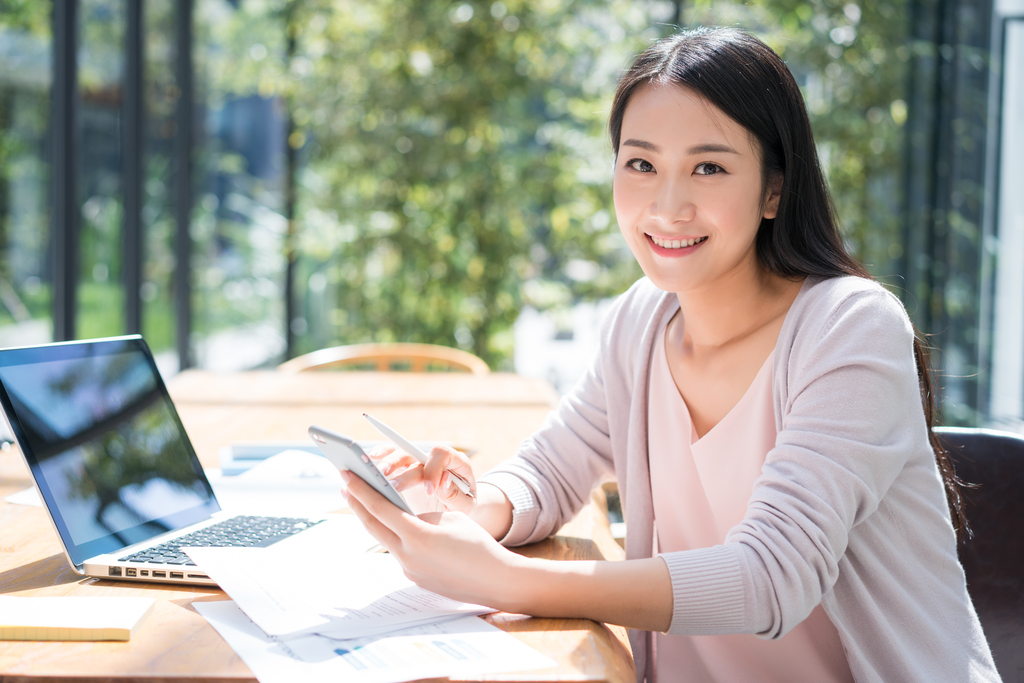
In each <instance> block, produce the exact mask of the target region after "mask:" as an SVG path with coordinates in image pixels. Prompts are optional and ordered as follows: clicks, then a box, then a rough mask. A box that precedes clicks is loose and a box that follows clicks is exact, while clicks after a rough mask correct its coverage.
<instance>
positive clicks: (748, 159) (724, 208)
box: [614, 85, 781, 293]
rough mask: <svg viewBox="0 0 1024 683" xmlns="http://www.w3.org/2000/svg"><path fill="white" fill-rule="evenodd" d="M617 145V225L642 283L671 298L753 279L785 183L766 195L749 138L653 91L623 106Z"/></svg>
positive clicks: (700, 105) (678, 92)
mask: <svg viewBox="0 0 1024 683" xmlns="http://www.w3.org/2000/svg"><path fill="white" fill-rule="evenodd" d="M620 140H621V142H620V144H619V149H618V155H617V158H616V161H615V181H614V191H615V215H616V217H617V218H618V223H619V229H620V230H621V231H622V234H623V236H624V237H625V238H626V242H627V243H628V244H629V248H630V249H631V250H632V252H633V255H634V256H635V257H636V259H637V261H639V263H640V267H641V268H643V271H644V274H645V275H647V277H649V278H650V279H651V281H652V282H654V284H655V285H656V286H657V287H659V288H660V289H663V290H665V291H669V292H677V293H684V292H691V291H699V290H702V289H704V288H707V287H711V286H714V285H716V284H723V283H725V282H728V281H737V279H739V281H742V280H743V279H745V278H749V277H756V276H757V274H758V271H759V269H760V267H759V264H758V261H757V256H756V252H755V247H754V239H755V237H756V235H757V229H758V226H759V225H760V223H761V218H762V217H765V218H774V217H775V213H776V212H777V210H778V203H779V191H780V189H781V179H778V180H776V181H775V182H772V183H770V186H771V187H770V188H767V189H764V190H762V180H761V156H760V153H759V151H758V148H757V145H756V142H755V140H754V138H753V137H752V136H751V135H750V134H749V133H748V132H747V130H746V129H744V128H743V127H742V126H741V125H740V124H738V123H736V122H735V121H733V120H732V119H730V118H729V117H728V116H726V115H725V114H723V113H722V112H721V111H720V110H719V109H717V108H716V107H715V106H714V105H712V104H710V103H708V102H707V101H705V100H702V99H700V97H698V96H697V94H696V93H694V92H693V91H692V90H689V89H687V88H681V87H677V86H672V85H649V86H646V87H643V88H641V89H640V90H638V91H637V92H636V93H635V94H634V95H633V96H632V98H631V99H630V101H629V104H628V105H626V111H625V114H624V116H623V118H622V134H621V137H620Z"/></svg>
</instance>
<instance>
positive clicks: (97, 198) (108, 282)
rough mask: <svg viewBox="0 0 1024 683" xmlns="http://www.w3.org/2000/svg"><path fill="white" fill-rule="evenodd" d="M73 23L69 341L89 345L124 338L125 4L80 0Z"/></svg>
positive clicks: (120, 2)
mask: <svg viewBox="0 0 1024 683" xmlns="http://www.w3.org/2000/svg"><path fill="white" fill-rule="evenodd" d="M78 16H79V28H78V35H79V42H78V92H79V114H78V125H79V128H80V131H81V132H80V135H81V138H80V139H81V142H80V148H79V149H80V152H79V155H78V162H79V170H78V201H79V202H80V204H79V206H80V207H81V218H80V223H79V226H80V237H79V240H80V246H81V251H80V253H79V257H78V259H79V260H78V263H79V281H78V288H77V292H78V294H77V299H78V302H77V303H78V319H77V324H76V329H75V336H76V337H78V338H79V339H89V338H94V337H109V336H114V335H118V334H124V286H123V284H122V279H121V252H122V246H121V224H122V220H123V219H122V214H123V208H124V200H123V194H122V189H121V95H122V84H123V82H124V29H125V13H124V0H81V1H80V4H79V15H78Z"/></svg>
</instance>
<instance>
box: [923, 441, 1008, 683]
mask: <svg viewBox="0 0 1024 683" xmlns="http://www.w3.org/2000/svg"><path fill="white" fill-rule="evenodd" d="M935 432H936V434H938V435H939V437H940V438H941V440H942V442H943V444H944V445H945V446H946V448H947V449H948V450H949V454H950V457H951V458H952V460H953V466H954V467H955V468H956V474H957V476H958V477H959V478H960V479H961V480H962V481H964V482H966V483H970V484H976V485H977V486H975V487H972V488H965V489H964V491H963V496H964V512H965V514H966V515H967V523H968V525H969V526H970V528H971V530H972V531H973V532H974V535H973V537H972V538H970V539H969V540H967V541H965V542H964V543H963V544H962V545H961V546H960V549H959V554H960V562H961V563H962V564H963V566H964V573H965V574H966V575H967V590H968V591H969V592H970V594H971V599H972V600H973V602H974V607H975V609H976V610H977V611H978V617H979V618H980V619H981V626H982V628H983V629H984V630H985V637H986V638H988V642H989V645H990V646H991V647H992V655H993V656H994V657H995V660H996V668H998V669H999V673H1000V675H1001V676H1002V677H1003V680H1004V681H1007V682H1008V683H1009V681H1024V493H1022V491H1024V437H1021V436H1020V435H1017V434H1010V433H1007V432H998V431H992V430H988V429H964V428H959V427H939V428H936V430H935Z"/></svg>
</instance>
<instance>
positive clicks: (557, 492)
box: [480, 309, 615, 546]
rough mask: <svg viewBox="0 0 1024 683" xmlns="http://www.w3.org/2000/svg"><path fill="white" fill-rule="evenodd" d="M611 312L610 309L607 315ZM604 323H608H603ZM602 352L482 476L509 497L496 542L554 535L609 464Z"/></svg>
mask: <svg viewBox="0 0 1024 683" xmlns="http://www.w3.org/2000/svg"><path fill="white" fill-rule="evenodd" d="M614 315H615V313H614V309H613V312H612V313H611V314H610V316H609V318H613V317H614ZM606 326H607V323H606ZM600 358H601V354H600V353H599V354H598V357H597V358H596V359H595V360H594V362H593V363H592V364H591V366H590V368H589V370H588V371H587V373H586V374H585V375H584V376H583V377H582V378H581V379H580V380H579V381H578V382H577V384H576V385H575V387H574V388H573V390H572V391H571V392H570V393H569V394H567V395H566V396H563V397H562V399H561V400H560V401H559V405H558V408H557V409H556V410H555V411H553V412H551V413H550V414H549V415H548V417H547V418H546V419H545V421H544V424H543V425H542V426H541V428H540V429H539V430H538V431H537V432H535V433H534V434H532V435H531V436H529V437H528V438H527V439H526V440H524V441H523V443H522V444H521V445H520V447H519V450H518V451H517V453H516V455H515V457H513V458H511V459H510V460H507V461H506V462H504V463H502V464H501V465H499V466H498V467H496V468H495V469H493V470H491V471H490V472H488V473H487V474H486V475H485V476H483V477H481V479H480V481H481V482H485V483H488V484H491V485H493V486H496V487H498V488H499V489H501V490H502V491H503V492H504V493H505V495H506V496H507V497H508V499H509V501H511V503H512V510H513V511H512V527H511V528H510V529H509V532H508V534H507V535H506V536H505V537H504V538H503V539H501V543H502V544H504V545H508V546H516V545H523V544H526V543H534V542H536V541H540V540H542V539H545V538H547V537H548V536H551V535H553V534H554V533H556V532H557V531H558V529H559V528H561V526H562V525H564V524H565V523H566V522H568V521H569V520H571V519H572V518H573V516H575V515H576V513H577V512H579V511H580V509H582V508H583V506H584V505H585V504H586V502H587V500H589V496H590V492H591V490H592V489H593V487H594V486H595V485H596V484H597V482H598V481H600V479H601V477H602V476H603V475H604V474H605V473H607V472H609V471H610V470H611V457H612V453H611V442H610V439H609V434H608V414H607V406H606V402H605V388H604V381H603V378H602V364H601V362H600Z"/></svg>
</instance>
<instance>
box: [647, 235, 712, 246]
mask: <svg viewBox="0 0 1024 683" xmlns="http://www.w3.org/2000/svg"><path fill="white" fill-rule="evenodd" d="M650 238H651V241H652V242H654V243H655V244H657V245H658V246H659V247H664V248H666V249H681V248H683V247H692V246H693V245H695V244H700V243H701V242H703V241H704V240H706V239H707V236H706V235H705V236H704V237H694V238H693V239H688V240H663V239H661V238H660V237H655V236H654V235H650Z"/></svg>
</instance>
